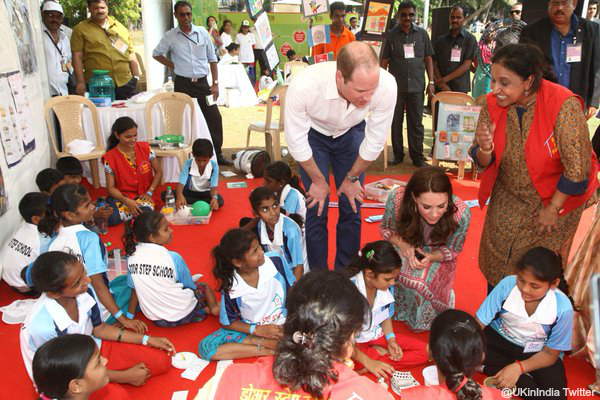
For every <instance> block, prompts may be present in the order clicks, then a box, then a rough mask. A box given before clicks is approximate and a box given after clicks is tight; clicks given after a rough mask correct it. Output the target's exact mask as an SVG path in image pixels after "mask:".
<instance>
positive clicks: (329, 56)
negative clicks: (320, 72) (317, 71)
mask: <svg viewBox="0 0 600 400" xmlns="http://www.w3.org/2000/svg"><path fill="white" fill-rule="evenodd" d="M306 61H307V62H308V65H313V64H318V63H322V62H327V61H335V60H334V57H333V52H332V51H330V52H329V53H323V54H317V55H316V56H309V57H306Z"/></svg>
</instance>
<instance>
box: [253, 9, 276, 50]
mask: <svg viewBox="0 0 600 400" xmlns="http://www.w3.org/2000/svg"><path fill="white" fill-rule="evenodd" d="M254 29H256V38H257V43H256V44H258V45H259V46H260V47H261V48H263V49H266V48H267V46H268V45H269V43H271V42H272V41H273V32H272V31H271V24H270V23H269V16H268V15H267V12H266V11H263V12H261V13H260V14H259V15H258V17H256V21H254Z"/></svg>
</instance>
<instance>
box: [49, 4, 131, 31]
mask: <svg viewBox="0 0 600 400" xmlns="http://www.w3.org/2000/svg"><path fill="white" fill-rule="evenodd" d="M107 3H108V10H109V14H110V15H111V16H113V17H114V18H116V19H117V21H119V22H120V23H122V24H123V25H125V26H128V27H130V26H133V25H135V24H136V23H137V22H138V21H140V20H141V19H142V15H141V8H140V2H139V0H107ZM60 4H61V5H62V7H63V9H64V11H65V19H66V20H67V21H68V23H69V25H70V26H71V27H73V26H75V25H77V24H78V23H79V22H81V21H83V20H84V19H86V18H87V17H88V14H87V1H86V0H61V1H60Z"/></svg>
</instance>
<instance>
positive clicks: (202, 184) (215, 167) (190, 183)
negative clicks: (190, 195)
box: [179, 158, 219, 192]
mask: <svg viewBox="0 0 600 400" xmlns="http://www.w3.org/2000/svg"><path fill="white" fill-rule="evenodd" d="M179 183H181V184H182V185H183V186H185V188H186V189H188V190H192V191H194V192H205V191H207V190H210V188H212V187H217V186H219V164H217V162H216V161H215V160H210V162H209V163H208V165H207V166H206V167H205V168H204V172H203V173H200V171H199V169H198V164H196V161H195V160H194V159H192V158H190V159H189V160H187V161H186V162H185V163H184V164H183V168H182V169H181V173H180V174H179Z"/></svg>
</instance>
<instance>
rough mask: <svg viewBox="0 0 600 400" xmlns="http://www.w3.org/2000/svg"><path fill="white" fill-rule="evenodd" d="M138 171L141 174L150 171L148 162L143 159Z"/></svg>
mask: <svg viewBox="0 0 600 400" xmlns="http://www.w3.org/2000/svg"><path fill="white" fill-rule="evenodd" d="M140 171H141V172H142V174H147V173H148V172H150V164H149V163H147V162H145V161H144V162H143V163H142V165H140Z"/></svg>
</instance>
